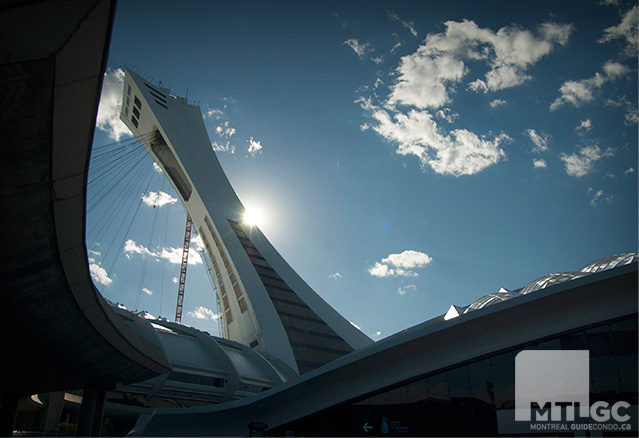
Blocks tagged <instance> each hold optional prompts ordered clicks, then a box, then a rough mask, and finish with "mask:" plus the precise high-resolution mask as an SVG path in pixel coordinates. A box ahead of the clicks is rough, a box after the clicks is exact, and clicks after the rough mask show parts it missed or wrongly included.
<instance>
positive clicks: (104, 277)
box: [89, 263, 113, 286]
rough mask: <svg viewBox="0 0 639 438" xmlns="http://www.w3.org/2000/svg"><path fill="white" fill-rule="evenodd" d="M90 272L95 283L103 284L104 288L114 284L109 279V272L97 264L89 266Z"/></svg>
mask: <svg viewBox="0 0 639 438" xmlns="http://www.w3.org/2000/svg"><path fill="white" fill-rule="evenodd" d="M89 272H91V278H93V281H95V282H98V283H100V284H103V285H104V286H108V285H110V284H111V283H112V282H113V280H112V279H110V278H109V275H108V274H107V271H106V270H105V269H104V268H102V267H100V265H98V264H96V263H91V264H89Z"/></svg>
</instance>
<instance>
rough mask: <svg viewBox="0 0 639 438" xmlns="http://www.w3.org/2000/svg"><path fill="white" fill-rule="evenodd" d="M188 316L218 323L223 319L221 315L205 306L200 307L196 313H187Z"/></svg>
mask: <svg viewBox="0 0 639 438" xmlns="http://www.w3.org/2000/svg"><path fill="white" fill-rule="evenodd" d="M187 315H188V316H190V317H191V318H195V319H212V320H213V321H217V320H218V319H220V317H221V315H220V314H219V313H215V312H214V311H212V310H211V309H207V308H206V307H204V306H199V307H198V308H196V309H195V310H194V311H192V312H187Z"/></svg>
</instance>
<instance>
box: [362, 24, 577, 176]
mask: <svg viewBox="0 0 639 438" xmlns="http://www.w3.org/2000/svg"><path fill="white" fill-rule="evenodd" d="M445 26H446V30H445V31H444V32H442V33H438V34H430V35H428V36H427V37H426V40H425V41H424V43H423V44H422V45H421V46H420V47H419V48H418V49H417V50H416V51H415V52H414V53H412V54H409V55H407V56H404V57H403V58H402V59H401V61H400V63H399V65H398V67H397V68H396V69H395V72H394V73H395V78H396V79H395V83H394V84H392V85H391V86H390V92H389V94H388V96H387V98H386V99H385V101H382V103H381V104H379V105H377V104H373V102H372V101H371V99H359V100H358V102H359V103H360V105H361V106H362V109H363V110H364V111H365V112H369V113H370V116H371V117H372V119H373V122H371V123H367V124H364V125H362V130H365V129H373V130H374V131H375V132H377V133H378V134H379V135H381V136H383V137H384V138H386V139H387V140H389V141H391V142H395V143H397V153H398V154H400V155H415V156H417V157H418V158H419V160H420V164H421V166H422V168H423V169H426V168H431V169H432V170H434V171H435V172H436V173H440V174H449V175H454V176H460V175H473V174H476V173H478V172H480V171H482V170H484V169H486V168H487V167H489V166H491V165H493V164H496V163H497V162H499V161H501V160H503V159H505V158H506V153H505V152H504V150H503V149H502V148H501V145H502V144H503V143H504V142H506V141H509V140H510V137H508V136H507V135H506V134H503V133H502V134H493V133H489V134H488V135H484V136H480V135H478V134H475V133H474V132H471V131H469V130H466V129H455V130H452V131H450V132H448V131H446V130H444V129H441V127H439V126H438V124H437V123H436V122H435V121H434V120H433V115H435V116H437V117H440V118H442V119H444V120H446V121H448V122H451V120H452V114H451V113H447V112H446V110H447V109H442V107H444V106H445V105H447V104H448V103H450V102H451V101H452V96H453V95H454V93H455V92H456V87H458V86H459V84H460V83H461V82H462V80H463V79H464V77H466V76H468V75H469V73H470V67H471V66H473V67H474V66H475V65H476V64H477V63H478V62H479V63H483V64H485V65H488V67H489V71H488V73H486V75H485V77H484V78H481V79H480V78H475V79H474V80H473V81H472V82H471V83H470V85H468V87H469V89H471V90H473V91H481V92H488V91H496V90H501V89H504V88H509V87H514V86H516V85H520V84H522V83H523V82H525V81H526V80H527V79H529V76H528V75H527V74H526V70H527V69H528V67H530V66H531V65H533V64H535V63H536V62H537V61H539V60H540V59H541V58H542V57H544V56H546V55H547V54H549V53H550V52H551V51H552V50H553V48H554V47H555V46H556V45H565V44H566V43H567V41H568V37H569V36H570V34H571V33H572V26H571V25H565V24H556V23H545V24H542V25H541V26H539V27H538V29H537V32H536V33H535V34H533V33H532V32H530V31H528V30H523V29H521V28H519V27H516V26H508V27H504V28H501V29H499V30H498V31H497V32H494V31H492V30H491V29H486V28H480V27H479V26H477V24H475V23H474V22H473V21H469V20H464V21H462V22H454V21H448V22H446V23H445ZM467 62H468V64H467ZM504 103H505V102H504V101H501V100H494V101H493V104H491V105H492V106H493V107H495V106H498V105H500V104H504ZM431 110H433V111H432V113H431V112H429V111H431ZM439 111H442V112H439Z"/></svg>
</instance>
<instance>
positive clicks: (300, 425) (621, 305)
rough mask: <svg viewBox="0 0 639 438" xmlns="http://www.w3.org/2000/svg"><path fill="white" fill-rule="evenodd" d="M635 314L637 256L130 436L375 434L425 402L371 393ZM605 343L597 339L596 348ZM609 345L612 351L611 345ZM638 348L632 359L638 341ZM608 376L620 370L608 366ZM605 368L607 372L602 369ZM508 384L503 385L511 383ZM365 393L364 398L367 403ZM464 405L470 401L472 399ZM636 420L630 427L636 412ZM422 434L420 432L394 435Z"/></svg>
mask: <svg viewBox="0 0 639 438" xmlns="http://www.w3.org/2000/svg"><path fill="white" fill-rule="evenodd" d="M633 317H634V318H635V320H636V317H637V263H636V262H634V263H631V264H628V265H624V266H618V267H616V268H614V269H610V270H606V271H602V272H597V273H594V274H590V275H585V276H584V277H582V278H578V279H574V280H570V281H566V282H564V283H560V284H555V285H552V286H548V287H546V288H545V289H542V290H539V291H536V292H534V293H530V294H527V295H520V296H517V297H514V298H512V299H510V300H507V301H503V302H499V303H495V304H492V305H490V306H487V307H484V308H482V309H478V310H475V311H473V312H469V313H466V314H462V315H460V316H458V317H457V318H454V319H452V320H448V321H447V320H445V319H444V316H443V315H442V316H440V317H437V318H434V319H432V320H430V321H426V322H424V323H422V324H419V325H417V326H415V327H412V328H410V329H407V330H404V331H402V332H400V333H397V334H396V335H393V336H390V337H388V338H386V339H383V340H381V341H379V342H376V343H375V344H373V345H371V346H369V347H365V348H363V349H361V350H358V351H355V352H353V353H351V354H349V355H347V356H344V357H342V358H340V359H338V360H336V361H334V362H332V363H330V364H327V365H325V366H324V367H322V368H320V369H317V370H314V371H312V372H310V373H308V374H306V375H304V376H300V377H299V378H298V379H296V380H292V381H290V382H287V383H285V384H283V385H280V386H279V387H277V388H274V389H272V390H270V391H268V392H265V393H264V394H260V395H258V396H256V397H253V398H250V399H245V400H241V401H237V402H232V403H226V404H223V405H216V406H207V407H199V408H188V409H182V410H167V409H158V410H156V411H155V413H154V414H153V415H151V416H145V417H141V418H140V420H139V421H138V424H137V425H136V427H135V429H134V431H133V432H132V433H131V435H133V436H158V435H162V436H246V433H247V431H248V429H247V426H248V425H249V423H252V424H260V423H261V424H264V425H267V433H268V434H269V435H270V436H385V433H384V432H380V430H379V429H376V430H374V431H373V430H372V429H373V427H371V428H370V429H371V430H370V431H369V430H365V431H364V430H363V429H362V426H364V425H371V426H373V425H374V426H375V427H376V428H378V427H379V423H374V421H381V420H382V417H383V416H386V417H387V418H391V419H392V416H389V414H388V413H387V412H391V413H392V412H395V415H398V412H399V414H401V415H403V416H402V417H401V418H402V424H412V425H415V424H419V423H422V422H427V421H429V420H428V417H427V411H426V409H425V408H424V406H423V405H421V406H420V405H419V404H418V403H422V402H423V401H419V400H418V401H416V402H415V403H414V404H405V405H401V404H399V405H398V404H397V403H399V402H398V401H393V400H391V399H390V396H389V395H386V397H387V398H386V399H385V401H384V398H382V397H380V398H379V399H375V396H376V395H379V394H389V393H392V392H393V391H395V390H396V389H398V388H402V387H404V386H405V385H406V384H407V383H409V382H415V381H419V380H421V379H424V378H425V377H426V376H429V375H431V376H432V375H436V374H438V373H439V374H441V373H442V372H443V373H446V372H447V371H446V370H450V369H454V368H459V367H460V366H461V367H463V366H465V365H464V364H468V363H472V362H477V361H481V360H485V358H486V357H488V356H495V357H496V356H498V355H500V354H503V353H504V352H505V351H509V352H512V351H515V352H517V351H519V350H521V349H523V348H524V347H526V346H530V345H534V344H539V343H540V342H543V341H544V340H548V339H550V338H557V337H558V336H559V337H560V336H564V335H565V334H566V333H571V332H572V333H574V332H575V331H579V330H584V329H588V328H591V327H593V326H597V325H601V324H606V323H609V322H611V321H612V322H615V321H620V320H629V319H630V320H632V318H633ZM635 324H636V322H635ZM633 334H634V339H635V341H636V325H635V329H634V333H633V331H630V332H628V333H627V335H630V336H629V338H628V339H630V341H629V344H632V335H633ZM601 344H602V343H601V340H600V338H597V343H596V344H594V345H601ZM594 345H593V346H594ZM604 345H605V343H604ZM593 346H591V348H593ZM533 348H534V347H533ZM545 348H548V347H545ZM555 348H556V347H555ZM605 348H610V349H612V346H606V347H605ZM631 348H632V347H629V349H631ZM573 349H574V347H573ZM634 351H635V353H634V354H635V356H634V358H635V364H636V345H634ZM630 357H632V356H630ZM513 366H514V364H513ZM629 370H630V371H629V373H630V375H625V376H623V377H624V378H627V379H628V380H630V381H632V379H633V375H632V373H634V381H635V382H636V378H637V377H636V376H637V374H636V366H634V367H632V366H631V367H630V368H629ZM508 372H509V373H512V374H505V376H506V377H507V376H510V377H513V376H514V370H510V371H508ZM612 372H616V371H615V370H614V366H613V370H612ZM609 373H610V371H607V370H604V371H603V374H604V375H608V374H609ZM444 375H445V374H444ZM505 380H506V382H504V385H505V386H507V385H513V384H514V382H513V381H511V380H508V379H505ZM495 383H496V381H495ZM491 384H492V383H491ZM498 389H499V388H497V387H495V388H494V390H495V393H492V390H491V393H492V394H496V395H499V394H497V392H498ZM634 390H635V391H636V387H635V388H634ZM511 392H512V391H511ZM395 394H397V393H395ZM635 394H636V392H635ZM438 396H440V395H438ZM396 397H399V395H396ZM446 397H448V395H447V391H446ZM451 397H454V396H453V395H451ZM367 399H370V405H369V402H368V401H366V400H367ZM466 403H467V404H468V405H470V403H471V399H470V398H469V399H468V400H467V401H466ZM393 405H394V406H395V408H394V407H393ZM513 407H514V404H513V405H512V406H509V405H508V404H506V405H505V406H503V405H499V404H498V403H496V402H495V401H494V400H493V402H492V404H491V407H490V410H489V411H488V413H490V415H492V416H493V419H494V417H495V415H496V417H497V418H501V420H503V419H505V418H506V419H507V418H508V416H509V415H510V416H512V417H513V418H514V410H513V409H512V408H513ZM634 409H635V412H636V408H634ZM387 410H388V411H387ZM360 411H363V412H361V413H360ZM444 412H445V415H442V416H441V418H436V419H435V421H441V423H442V424H444V425H445V426H446V427H448V421H449V420H448V417H447V415H448V411H444ZM371 413H372V414H371ZM633 415H634V414H633ZM318 418H319V419H320V420H318ZM501 420H500V421H501ZM431 421H433V419H432V418H431ZM450 421H451V423H467V424H469V426H468V427H470V428H471V429H468V428H467V429H466V433H461V434H456V433H450V432H446V429H444V431H445V432H444V433H432V435H434V436H448V435H449V434H450V435H451V436H470V435H472V434H476V435H479V436H495V435H496V434H497V432H498V430H497V429H488V430H482V429H476V430H472V424H473V419H472V415H471V416H470V417H465V416H463V415H462V414H461V413H460V414H459V415H458V416H455V417H451V419H450ZM495 421H496V420H495ZM634 421H635V425H636V418H635V420H634ZM507 424H510V425H512V424H514V421H511V422H510V423H508V422H505V423H504V424H500V425H499V433H505V434H509V435H510V434H512V433H514V432H517V433H521V431H513V430H507V429H504V430H503V431H502V427H506V425H507ZM494 427H495V428H496V427H497V426H496V425H495V426H494ZM417 430H421V429H419V428H417ZM387 433H388V430H387V431H386V434H387ZM413 433H414V432H413ZM524 433H525V432H524ZM423 435H424V434H423V433H421V432H420V433H414V435H412V434H411V432H405V433H403V434H395V436H423ZM425 435H429V434H428V433H426V434H425ZM386 436H393V435H392V434H389V435H386Z"/></svg>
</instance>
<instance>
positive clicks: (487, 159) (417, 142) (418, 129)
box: [360, 101, 510, 176]
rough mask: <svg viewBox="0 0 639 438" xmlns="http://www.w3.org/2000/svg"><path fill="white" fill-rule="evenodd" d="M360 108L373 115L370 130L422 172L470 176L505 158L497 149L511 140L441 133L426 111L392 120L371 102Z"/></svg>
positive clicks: (459, 131)
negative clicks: (411, 157) (411, 158)
mask: <svg viewBox="0 0 639 438" xmlns="http://www.w3.org/2000/svg"><path fill="white" fill-rule="evenodd" d="M360 103H362V108H364V109H367V108H368V109H369V110H370V111H372V117H373V119H374V120H375V121H376V124H375V125H373V126H372V128H373V130H374V131H375V132H377V133H378V134H380V135H381V136H382V137H384V138H386V139H387V140H389V141H393V142H396V143H397V144H398V147H397V151H396V152H397V153H398V154H400V155H415V156H417V157H418V158H419V160H420V164H421V166H422V168H428V167H430V168H431V169H433V170H434V171H435V172H436V173H440V174H449V175H454V176H460V175H473V174H475V173H478V172H480V171H482V170H484V169H485V168H487V167H488V166H491V165H493V164H495V163H497V162H499V161H500V160H502V159H505V158H506V153H505V152H504V151H503V150H502V149H501V147H500V145H501V144H502V143H503V142H505V141H507V140H510V137H508V136H507V135H505V134H500V135H498V136H495V137H493V138H492V139H487V138H482V137H479V136H478V135H477V134H475V133H473V132H470V131H468V130H466V129H455V130H453V131H450V133H445V132H444V131H442V130H441V129H440V128H439V126H438V125H437V123H436V122H435V121H434V120H433V117H432V115H431V114H430V113H429V112H428V111H417V110H411V111H409V112H408V114H402V113H397V114H395V116H394V117H393V118H391V115H390V114H389V113H388V112H386V111H385V110H384V109H380V108H375V107H374V106H372V105H371V104H370V101H365V102H363V101H360Z"/></svg>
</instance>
